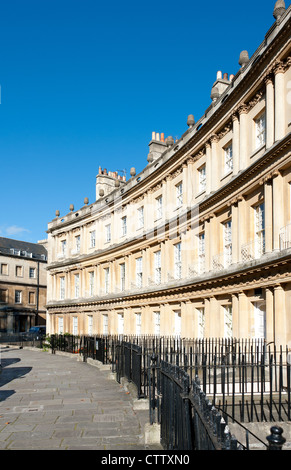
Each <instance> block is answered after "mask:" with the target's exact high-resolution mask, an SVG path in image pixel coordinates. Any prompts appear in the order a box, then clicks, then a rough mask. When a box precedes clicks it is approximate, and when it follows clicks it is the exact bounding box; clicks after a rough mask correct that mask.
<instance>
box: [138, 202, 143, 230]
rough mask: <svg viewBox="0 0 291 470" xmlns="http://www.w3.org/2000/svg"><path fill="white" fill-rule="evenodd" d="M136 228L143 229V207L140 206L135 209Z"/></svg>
mask: <svg viewBox="0 0 291 470" xmlns="http://www.w3.org/2000/svg"><path fill="white" fill-rule="evenodd" d="M137 227H138V228H143V227H144V206H141V207H139V208H138V209H137Z"/></svg>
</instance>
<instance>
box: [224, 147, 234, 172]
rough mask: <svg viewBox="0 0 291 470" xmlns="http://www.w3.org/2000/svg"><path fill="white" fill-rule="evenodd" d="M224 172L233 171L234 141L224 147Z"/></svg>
mask: <svg viewBox="0 0 291 470" xmlns="http://www.w3.org/2000/svg"><path fill="white" fill-rule="evenodd" d="M223 150H224V173H225V174H226V173H230V172H231V171H233V154H232V142H230V143H229V144H228V145H226V146H225V147H224V149H223Z"/></svg>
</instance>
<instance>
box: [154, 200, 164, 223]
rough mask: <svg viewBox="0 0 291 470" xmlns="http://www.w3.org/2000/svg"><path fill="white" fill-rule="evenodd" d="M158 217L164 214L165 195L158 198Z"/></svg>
mask: <svg viewBox="0 0 291 470" xmlns="http://www.w3.org/2000/svg"><path fill="white" fill-rule="evenodd" d="M156 209H157V219H161V218H162V215H163V197H162V196H160V197H158V198H157V199H156Z"/></svg>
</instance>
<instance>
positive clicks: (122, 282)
mask: <svg viewBox="0 0 291 470" xmlns="http://www.w3.org/2000/svg"><path fill="white" fill-rule="evenodd" d="M124 289H125V263H121V265H120V290H122V291H123V290H124Z"/></svg>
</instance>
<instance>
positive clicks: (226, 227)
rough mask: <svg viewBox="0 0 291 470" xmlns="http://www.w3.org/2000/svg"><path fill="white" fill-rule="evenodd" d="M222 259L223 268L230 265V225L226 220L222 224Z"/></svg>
mask: <svg viewBox="0 0 291 470" xmlns="http://www.w3.org/2000/svg"><path fill="white" fill-rule="evenodd" d="M223 257H224V267H228V266H229V265H230V264H231V263H232V223H231V220H228V221H227V222H225V223H224V224H223Z"/></svg>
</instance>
